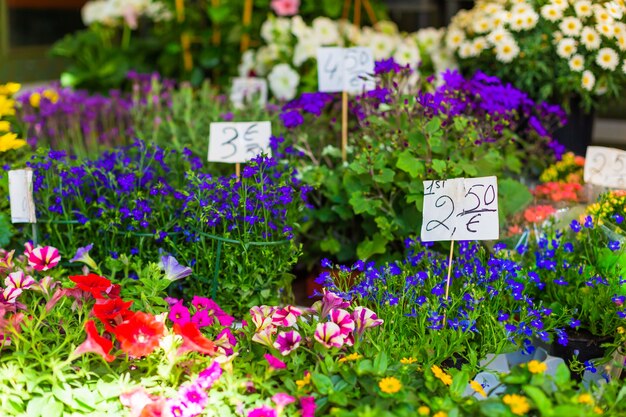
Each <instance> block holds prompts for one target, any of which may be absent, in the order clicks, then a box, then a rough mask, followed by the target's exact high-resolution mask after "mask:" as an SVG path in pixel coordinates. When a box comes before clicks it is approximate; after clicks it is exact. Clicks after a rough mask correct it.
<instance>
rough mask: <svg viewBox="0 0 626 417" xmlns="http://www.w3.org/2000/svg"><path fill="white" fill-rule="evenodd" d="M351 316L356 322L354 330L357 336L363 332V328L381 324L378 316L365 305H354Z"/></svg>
mask: <svg viewBox="0 0 626 417" xmlns="http://www.w3.org/2000/svg"><path fill="white" fill-rule="evenodd" d="M352 318H353V319H354V323H355V324H356V332H357V333H358V335H359V336H360V335H362V334H363V332H364V331H365V329H369V328H371V327H376V326H380V325H381V324H383V321H382V320H381V319H379V318H378V316H377V315H376V313H374V312H373V311H372V310H370V309H369V308H365V307H355V309H354V312H353V313H352Z"/></svg>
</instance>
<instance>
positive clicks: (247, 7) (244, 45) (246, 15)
mask: <svg viewBox="0 0 626 417" xmlns="http://www.w3.org/2000/svg"><path fill="white" fill-rule="evenodd" d="M253 5H254V4H253V0H246V2H245V3H244V5H243V22H242V23H243V28H244V31H245V32H244V34H243V35H242V36H241V52H246V51H247V50H248V48H249V47H250V34H249V33H248V30H249V29H250V22H252V6H253Z"/></svg>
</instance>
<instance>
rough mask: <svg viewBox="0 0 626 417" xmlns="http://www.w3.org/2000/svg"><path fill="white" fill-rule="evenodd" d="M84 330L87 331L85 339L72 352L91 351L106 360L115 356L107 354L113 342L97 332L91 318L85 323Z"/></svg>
mask: <svg viewBox="0 0 626 417" xmlns="http://www.w3.org/2000/svg"><path fill="white" fill-rule="evenodd" d="M85 330H86V331H87V340H85V341H84V342H83V343H82V344H81V345H80V346H78V347H77V348H76V350H75V351H74V354H75V355H82V354H83V353H87V352H92V353H96V354H98V355H100V356H102V357H103V358H104V360H105V361H107V362H111V361H112V360H114V359H115V356H113V355H111V354H109V352H110V351H111V349H113V342H111V341H110V340H109V339H107V338H105V337H102V336H100V334H98V330H97V329H96V323H95V322H94V321H93V320H89V321H88V322H87V323H86V324H85Z"/></svg>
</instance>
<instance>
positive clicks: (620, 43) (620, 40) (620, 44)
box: [617, 34, 626, 51]
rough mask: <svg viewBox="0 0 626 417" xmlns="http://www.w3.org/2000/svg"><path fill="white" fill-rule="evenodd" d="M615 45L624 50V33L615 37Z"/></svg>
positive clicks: (625, 48)
mask: <svg viewBox="0 0 626 417" xmlns="http://www.w3.org/2000/svg"><path fill="white" fill-rule="evenodd" d="M617 46H618V48H619V50H620V51H626V34H624V35H619V36H618V37H617Z"/></svg>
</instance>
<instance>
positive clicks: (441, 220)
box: [421, 177, 500, 242]
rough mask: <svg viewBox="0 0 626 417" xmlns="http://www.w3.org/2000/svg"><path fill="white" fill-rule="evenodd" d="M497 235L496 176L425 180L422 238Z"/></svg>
mask: <svg viewBox="0 0 626 417" xmlns="http://www.w3.org/2000/svg"><path fill="white" fill-rule="evenodd" d="M499 237H500V229H499V222H498V179H497V178H496V177H481V178H454V179H450V180H429V181H424V218H423V222H422V233H421V238H422V240H423V241H426V242H434V241H440V240H493V239H498V238H499Z"/></svg>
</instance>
